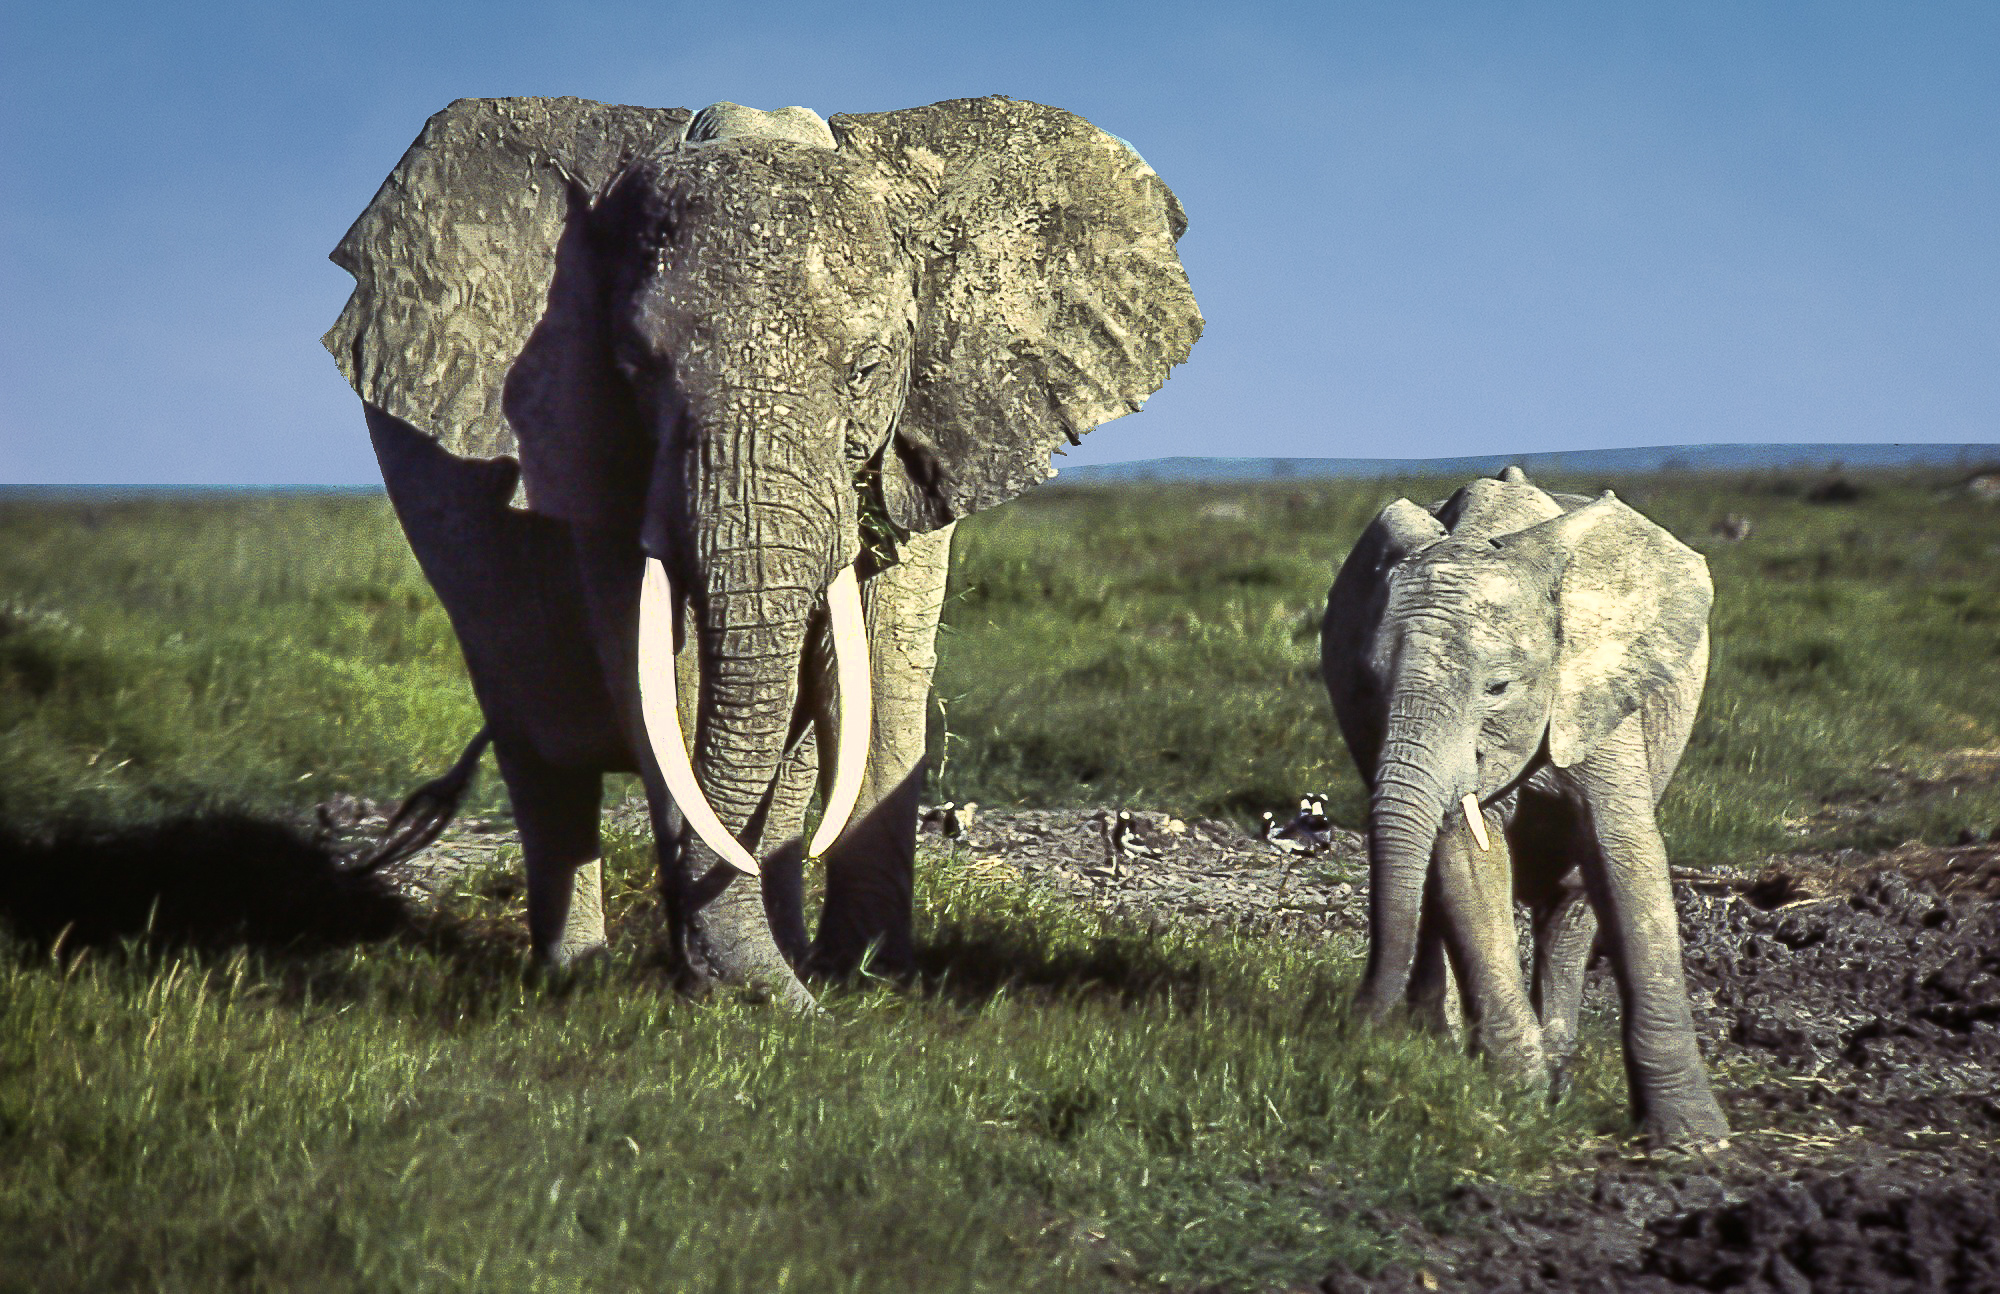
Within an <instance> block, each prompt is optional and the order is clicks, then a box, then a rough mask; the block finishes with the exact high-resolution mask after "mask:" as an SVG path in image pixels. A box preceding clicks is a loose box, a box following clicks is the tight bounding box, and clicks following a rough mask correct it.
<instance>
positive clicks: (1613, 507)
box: [1501, 490, 1714, 768]
mask: <svg viewBox="0 0 2000 1294" xmlns="http://www.w3.org/2000/svg"><path fill="white" fill-rule="evenodd" d="M1501 545H1502V547H1503V548H1505V549H1506V550H1508V551H1509V552H1511V553H1513V554H1515V555H1517V556H1519V557H1521V558H1523V559H1527V560H1531V561H1535V562H1537V563H1545V564H1546V569H1549V570H1553V571H1556V572H1559V574H1558V575H1557V577H1556V586H1555V587H1556V601H1557V615H1558V617H1559V626H1560V633H1561V635H1562V641H1561V646H1560V648H1559V649H1558V651H1557V655H1556V670H1557V678H1556V695H1555V703H1554V710H1553V713H1552V714H1551V715H1550V718H1549V758H1550V760H1551V761H1553V762H1554V763H1555V765H1556V766H1557V767H1558V768H1567V767H1569V766H1570V765H1571V764H1574V763H1576V762H1577V761H1578V760H1580V759H1582V758H1583V757H1584V756H1586V755H1588V754H1589V753H1590V751H1591V750H1592V749H1593V748H1594V747H1595V746H1596V745H1597V743H1598V742H1600V741H1602V740H1604V738H1605V737H1607V736H1609V735H1610V734H1611V731H1612V729H1614V728H1616V727H1617V726H1618V725H1619V724H1620V723H1622V722H1624V721H1625V719H1626V717H1627V716H1628V715H1630V714H1631V713H1632V712H1633V711H1635V710H1637V709H1638V708H1639V707H1640V706H1641V705H1642V704H1644V703H1645V701H1646V699H1647V698H1648V697H1650V696H1652V695H1653V693H1654V692H1656V691H1658V690H1659V689H1661V688H1663V687H1666V686H1668V685H1669V684H1671V683H1674V682H1677V681H1679V680H1681V679H1683V678H1684V677H1686V672H1687V671H1688V670H1690V669H1693V668H1695V667H1696V662H1695V656H1696V653H1697V652H1698V651H1699V650H1700V649H1701V646H1702V643H1703V642H1704V641H1705V639H1706V637H1707V634H1708V608H1709V604H1710V602H1711V601H1712V600H1713V598H1714V587H1713V586H1712V585H1711V584H1710V583H1709V578H1708V563H1707V562H1706V561H1705V560H1703V558H1702V555H1701V554H1700V553H1697V552H1695V551H1694V550H1693V549H1692V548H1689V547H1688V546H1687V545H1686V544H1683V543H1682V542H1681V541H1680V540H1678V539H1675V538H1674V537H1673V536H1672V535H1670V534H1668V533H1667V532H1666V531H1665V530H1664V529H1662V528H1661V527H1659V526H1657V525H1654V524H1653V523H1652V522H1651V521H1648V520H1647V519H1646V518H1645V517H1642V516H1640V515H1639V514H1638V513H1637V512H1635V511H1633V510H1632V509H1631V508H1629V507H1627V506H1626V505H1625V504H1623V503H1621V502H1620V501H1619V500H1618V498H1617V497H1616V496H1615V495H1613V494H1612V493H1611V492H1610V491H1609V490H1606V491H1605V492H1604V494H1603V496H1602V497H1601V498H1598V499H1597V500H1595V501H1593V502H1591V503H1587V504H1585V505H1583V506H1582V507H1580V508H1577V509H1576V510H1574V511H1572V512H1568V513H1565V514H1564V515H1562V516H1560V517H1557V518H1555V519H1554V520H1551V521H1545V522H1543V523H1541V524H1540V525H1538V526H1533V527H1531V528H1529V529H1527V530H1524V531H1521V532H1520V533H1518V534H1516V535H1513V536H1510V537H1508V538H1507V539H1505V540H1502V541H1501Z"/></svg>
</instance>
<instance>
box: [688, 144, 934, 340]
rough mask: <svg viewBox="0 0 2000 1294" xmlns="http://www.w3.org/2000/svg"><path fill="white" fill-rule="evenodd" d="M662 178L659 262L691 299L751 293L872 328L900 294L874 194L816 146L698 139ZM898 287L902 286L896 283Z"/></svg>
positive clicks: (703, 307)
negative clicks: (663, 231) (663, 225)
mask: <svg viewBox="0 0 2000 1294" xmlns="http://www.w3.org/2000/svg"><path fill="white" fill-rule="evenodd" d="M671 160H672V161H673V162H674V163H676V164H677V165H676V166H675V167H674V168H672V169H671V170H668V171H665V172H663V174H662V176H661V180H660V183H661V185H662V189H663V196H664V198H665V199H666V202H665V206H666V214H667V216H668V218H669V220H670V221H671V222H672V223H673V224H674V226H675V229H676V232H675V235H674V238H673V241H672V245H671V246H669V247H666V248H663V249H662V251H663V260H662V264H661V269H662V270H666V269H668V267H669V266H671V267H672V269H673V273H672V274H670V275H669V276H668V277H669V278H670V279H672V280H677V281H679V282H680V283H681V284H682V285H684V286H683V287H681V288H679V289H676V288H674V287H673V286H671V285H663V286H667V288H668V291H669V292H670V293H673V294H675V295H685V297H686V301H685V302H684V303H683V304H685V305H686V306H688V307H689V308H690V309H692V310H695V311H697V312H701V313H707V312H708V310H709V308H710V307H712V306H713V305H714V304H715V302H717V301H723V300H727V301H736V302H741V301H743V300H744V299H745V298H746V297H754V298H756V299H757V300H758V302H759V303H760V306H761V308H763V309H767V310H770V311H774V312H776V313H777V314H809V315H815V316H819V318H818V319H817V322H816V323H815V328H816V329H818V330H820V331H825V332H833V333H839V332H846V331H856V332H873V331H875V330H876V329H877V327H878V326H879V323H880V321H879V320H877V319H876V316H877V315H887V314H900V313H901V307H902V304H903V303H901V301H900V299H899V298H900V296H903V295H907V285H906V282H905V280H906V277H907V276H903V275H898V274H897V273H896V272H895V270H896V268H897V264H898V261H897V258H896V256H895V254H894V242H893V240H892V239H891V237H890V233H889V225H888V219H887V213H886V210H885V208H884V206H883V204H882V201H881V200H880V198H879V197H878V196H876V195H874V194H873V193H871V192H869V191H867V190H866V188H865V187H864V186H862V185H861V184H859V183H857V177H856V176H855V175H854V173H853V171H852V168H849V167H846V166H844V165H842V164H840V162H839V160H838V159H837V158H836V159H828V158H827V157H826V156H825V155H824V154H822V153H819V152H818V151H817V150H811V149H806V148H803V147H800V146H797V145H790V144H782V143H781V144H776V145H773V144H771V143H770V142H769V141H759V142H757V143H755V144H754V145H753V144H743V145H737V144H735V143H733V142H728V141H725V142H722V143H716V144H707V145H703V146H702V148H701V149H700V150H699V152H697V153H695V154H694V155H693V156H692V157H688V156H685V155H676V156H675V157H673V158H672V159H671ZM899 288H901V289H903V290H902V291H900V292H899Z"/></svg>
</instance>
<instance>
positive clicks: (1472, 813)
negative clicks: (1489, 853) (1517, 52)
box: [1459, 792, 1490, 853]
mask: <svg viewBox="0 0 2000 1294" xmlns="http://www.w3.org/2000/svg"><path fill="white" fill-rule="evenodd" d="M1459 807H1460V808H1462V809H1464V810H1465V825H1466V826H1468V827H1471V828H1472V838H1473V839H1474V840H1477V841H1478V842H1479V849H1480V852H1481V853H1484V852H1485V851H1486V850H1487V849H1488V848H1489V847H1490V846H1489V843H1488V841H1487V839H1486V815H1485V814H1483V813H1481V812H1480V811H1479V797H1478V796H1476V795H1473V794H1471V793H1470V792H1468V793H1467V794H1466V797H1465V798H1464V799H1463V800H1460V801H1459Z"/></svg>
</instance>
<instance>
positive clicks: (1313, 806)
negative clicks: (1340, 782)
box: [1264, 795, 1333, 854]
mask: <svg viewBox="0 0 2000 1294" xmlns="http://www.w3.org/2000/svg"><path fill="white" fill-rule="evenodd" d="M1264 840H1265V843H1267V844H1269V845H1270V846H1271V847H1272V848H1273V849H1277V850H1280V851H1282V852H1284V853H1287V854H1317V853H1322V852H1324V851H1325V850H1327V849H1330V848H1332V847H1333V821H1332V819H1330V818H1328V817H1327V816H1326V799H1325V797H1323V796H1311V795H1307V796H1301V797H1300V799H1299V811H1298V813H1297V814H1296V815H1294V816H1293V818H1292V820H1291V821H1290V822H1287V823H1286V824H1285V825H1283V826H1282V827H1281V826H1279V825H1278V820H1277V818H1276V817H1275V816H1273V815H1272V814H1271V813H1270V812H1268V811H1267V812H1266V813H1265V814H1264Z"/></svg>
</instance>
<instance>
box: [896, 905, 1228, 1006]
mask: <svg viewBox="0 0 2000 1294" xmlns="http://www.w3.org/2000/svg"><path fill="white" fill-rule="evenodd" d="M1208 978H1209V977H1208V974H1207V970H1206V968H1205V967H1204V966H1203V965H1202V964H1201V963H1200V962H1199V961H1196V960H1192V959H1190V958H1189V957H1187V956H1185V955H1181V956H1174V955H1171V954H1170V953H1168V951H1167V950H1165V949H1164V948H1162V947H1161V946H1160V944H1159V943H1158V942H1157V941H1156V940H1154V939H1151V938H1149V937H1147V936H1146V935H1145V934H1144V933H1143V932H1140V931H1138V930H1136V929H1135V930H1133V931H1132V932H1130V933H1128V934H1116V935H1106V936H1104V937H1101V938H1098V939H1096V940H1094V941H1092V943H1091V944H1090V946H1089V947H1088V948H1050V947H1049V946H1048V944H1047V943H1046V942H1044V941H1042V940H1040V939H1038V938H1036V937H1035V935H1034V934H1033V932H1031V931H1026V930H1020V929H1015V928H1011V927H1008V926H1005V925H1002V924H999V923H997V922H984V921H982V922H976V923H972V924H966V925H947V926H944V927H942V928H940V929H938V930H936V931H935V932H933V934H932V936H931V938H930V939H928V940H926V941H925V942H923V943H921V944H920V945H918V947H917V984H918V987H919V988H920V989H921V990H922V991H923V992H924V993H926V994H929V995H932V996H938V997H944V998H949V999H951V1000H952V1001H955V1002H961V1003H964V1004H966V1005H977V1004H979V1003H982V1002H985V1001H987V1000H989V999H991V998H992V997H994V996H995V995H996V994H999V993H1001V992H1003V991H1004V992H1009V993H1024V992H1025V993H1029V994H1038V995H1047V996H1051V997H1057V996H1060V997H1085V998H1088V997H1104V998H1109V999H1111V1000H1114V1001H1116V1002H1118V1003H1120V1004H1121V1005H1126V1006H1134V1005H1137V1004H1139V1003H1142V1002H1149V1001H1164V1002H1167V1003H1169V1004H1171V1005H1172V1006H1174V1007H1175V1008H1176V1009H1178V1010H1192V1009H1193V1007H1194V1006H1195V1003H1196V1001H1197V1000H1198V999H1199V997H1200V995H1201V990H1202V987H1203V985H1204V984H1206V983H1207V982H1208Z"/></svg>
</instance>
